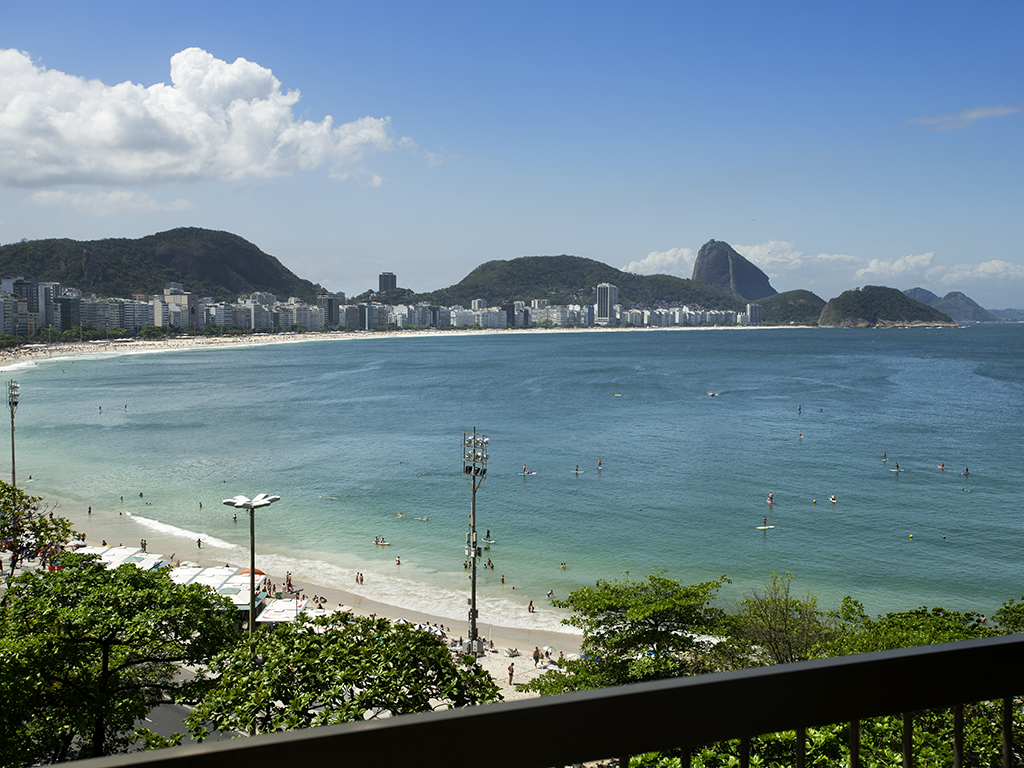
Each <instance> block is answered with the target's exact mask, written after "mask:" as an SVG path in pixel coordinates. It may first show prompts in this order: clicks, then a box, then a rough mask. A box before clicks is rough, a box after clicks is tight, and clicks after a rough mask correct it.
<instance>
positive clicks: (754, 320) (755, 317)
mask: <svg viewBox="0 0 1024 768" xmlns="http://www.w3.org/2000/svg"><path fill="white" fill-rule="evenodd" d="M747 322H748V323H750V324H751V325H760V324H761V322H762V321H761V305H760V304H747Z"/></svg>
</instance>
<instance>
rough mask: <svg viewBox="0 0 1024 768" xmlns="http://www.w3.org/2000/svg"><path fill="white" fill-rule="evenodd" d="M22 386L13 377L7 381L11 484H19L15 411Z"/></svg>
mask: <svg viewBox="0 0 1024 768" xmlns="http://www.w3.org/2000/svg"><path fill="white" fill-rule="evenodd" d="M19 397H20V388H19V387H18V382H16V381H15V380H14V379H11V380H10V381H9V382H7V407H8V408H10V409H11V485H17V484H18V479H17V475H16V474H15V471H14V412H15V411H16V410H18V398H19Z"/></svg>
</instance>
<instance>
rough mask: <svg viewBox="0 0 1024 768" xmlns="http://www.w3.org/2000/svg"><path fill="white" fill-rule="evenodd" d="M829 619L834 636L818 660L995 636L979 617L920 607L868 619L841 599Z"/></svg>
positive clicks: (861, 609)
mask: <svg viewBox="0 0 1024 768" xmlns="http://www.w3.org/2000/svg"><path fill="white" fill-rule="evenodd" d="M833 616H834V617H835V618H836V619H837V620H838V622H839V623H838V626H837V633H836V635H835V637H834V638H832V639H831V640H829V641H828V642H826V643H825V644H824V645H823V646H822V648H821V655H822V656H846V655H847V654H851V653H870V652H871V651H886V650H890V649H893V648H910V647H913V646H915V645H931V644H933V643H948V642H953V641H955V640H971V639H973V638H976V637H991V636H992V635H996V634H998V632H997V631H996V630H994V629H992V628H991V627H989V626H987V623H986V620H985V617H984V616H982V615H981V614H978V613H973V612H968V613H960V612H958V611H949V610H946V609H945V608H927V607H921V608H915V609H914V610H912V611H896V612H894V613H887V614H885V615H884V616H877V617H876V618H874V619H872V618H870V617H869V616H868V615H867V613H866V612H865V611H864V606H863V605H861V604H860V602H858V601H857V600H854V599H853V598H851V597H844V598H843V602H842V605H841V606H840V609H839V611H838V612H836V613H835V614H833Z"/></svg>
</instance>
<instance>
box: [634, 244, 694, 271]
mask: <svg viewBox="0 0 1024 768" xmlns="http://www.w3.org/2000/svg"><path fill="white" fill-rule="evenodd" d="M695 259H696V256H695V255H694V253H693V249H691V248H672V249H670V250H667V251H651V252H650V253H649V254H647V256H645V257H644V258H642V259H640V260H639V261H631V262H629V264H627V265H626V266H624V267H622V268H621V269H622V271H623V272H634V273H636V274H638V275H677V276H681V277H686V278H689V277H690V275H692V274H693V262H694V260H695Z"/></svg>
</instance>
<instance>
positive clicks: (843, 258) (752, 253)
mask: <svg viewBox="0 0 1024 768" xmlns="http://www.w3.org/2000/svg"><path fill="white" fill-rule="evenodd" d="M733 248H734V249H735V251H736V252H737V253H738V254H740V255H741V256H742V257H743V258H745V259H749V260H750V261H751V262H753V263H754V264H756V265H757V266H758V267H760V268H761V269H763V270H764V271H765V272H768V271H770V270H772V269H775V270H782V269H805V268H807V267H808V266H813V265H815V264H817V263H820V262H856V261H862V260H861V259H860V258H858V257H857V256H848V255H846V254H841V253H818V254H811V253H804V252H803V251H800V250H798V249H797V248H796V244H795V243H793V242H789V241H785V240H769V241H768V242H767V243H761V244H759V245H734V246H733Z"/></svg>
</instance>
